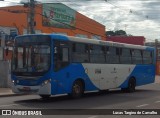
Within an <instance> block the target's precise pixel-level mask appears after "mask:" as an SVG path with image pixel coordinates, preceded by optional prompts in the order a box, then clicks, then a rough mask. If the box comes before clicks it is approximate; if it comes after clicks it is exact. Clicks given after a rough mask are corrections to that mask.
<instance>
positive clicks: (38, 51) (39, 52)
mask: <svg viewBox="0 0 160 118" xmlns="http://www.w3.org/2000/svg"><path fill="white" fill-rule="evenodd" d="M22 40H23V39H22ZM49 67H50V46H49V44H47V43H37V42H34V43H33V42H32V43H29V42H28V43H24V44H21V45H19V44H18V43H17V44H15V47H14V53H13V59H12V72H15V73H16V72H32V73H34V72H35V73H38V72H46V71H48V70H49Z"/></svg>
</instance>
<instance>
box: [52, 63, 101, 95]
mask: <svg viewBox="0 0 160 118" xmlns="http://www.w3.org/2000/svg"><path fill="white" fill-rule="evenodd" d="M77 79H82V80H83V81H84V82H85V91H92V90H98V88H97V87H96V86H94V84H93V83H92V82H91V80H90V78H89V77H88V75H87V74H86V73H85V69H84V68H83V66H82V64H75V63H73V64H70V65H69V66H67V67H66V68H63V69H61V70H59V71H58V72H55V73H54V76H53V82H52V84H53V85H52V94H53V95H54V94H65V93H71V90H72V89H71V88H72V85H73V83H74V81H75V80H77Z"/></svg>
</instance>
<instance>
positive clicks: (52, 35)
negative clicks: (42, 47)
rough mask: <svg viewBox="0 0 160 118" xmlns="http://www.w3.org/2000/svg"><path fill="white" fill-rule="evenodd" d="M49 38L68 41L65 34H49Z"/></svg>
mask: <svg viewBox="0 0 160 118" xmlns="http://www.w3.org/2000/svg"><path fill="white" fill-rule="evenodd" d="M50 37H51V39H58V40H59V41H68V40H69V38H68V37H67V36H65V35H59V34H51V35H50Z"/></svg>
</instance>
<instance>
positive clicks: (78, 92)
mask: <svg viewBox="0 0 160 118" xmlns="http://www.w3.org/2000/svg"><path fill="white" fill-rule="evenodd" d="M83 94H84V85H83V83H82V81H80V80H76V81H75V82H74V83H73V85H72V92H71V94H69V95H70V96H71V97H72V98H80V97H81V96H82V95H83Z"/></svg>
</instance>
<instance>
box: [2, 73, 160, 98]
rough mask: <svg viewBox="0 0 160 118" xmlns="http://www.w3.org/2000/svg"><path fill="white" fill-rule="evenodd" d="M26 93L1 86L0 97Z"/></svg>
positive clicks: (159, 79)
mask: <svg viewBox="0 0 160 118" xmlns="http://www.w3.org/2000/svg"><path fill="white" fill-rule="evenodd" d="M155 83H157V84H160V76H156V78H155ZM16 95H24V94H15V93H13V92H12V90H11V89H10V88H0V97H7V96H16Z"/></svg>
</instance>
